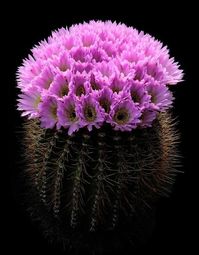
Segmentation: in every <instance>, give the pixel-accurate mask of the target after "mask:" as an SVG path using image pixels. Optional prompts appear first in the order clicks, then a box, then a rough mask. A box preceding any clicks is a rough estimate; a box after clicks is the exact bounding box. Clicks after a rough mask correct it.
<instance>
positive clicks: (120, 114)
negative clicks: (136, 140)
mask: <svg viewBox="0 0 199 255" xmlns="http://www.w3.org/2000/svg"><path fill="white" fill-rule="evenodd" d="M113 119H114V121H115V122H116V123H117V124H119V125H124V124H126V123H128V121H129V119H130V115H129V112H128V110H127V109H126V108H120V109H118V110H117V112H116V113H115V115H114V116H113Z"/></svg>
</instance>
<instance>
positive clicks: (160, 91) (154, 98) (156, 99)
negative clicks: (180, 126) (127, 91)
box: [146, 84, 173, 111]
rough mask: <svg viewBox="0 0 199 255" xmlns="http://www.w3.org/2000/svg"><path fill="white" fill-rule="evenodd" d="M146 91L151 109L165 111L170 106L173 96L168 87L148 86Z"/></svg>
mask: <svg viewBox="0 0 199 255" xmlns="http://www.w3.org/2000/svg"><path fill="white" fill-rule="evenodd" d="M146 89H147V92H148V94H149V95H150V97H151V99H150V101H151V107H152V108H153V109H155V110H158V111H165V110H167V109H168V108H169V107H170V106H171V105H172V101H173V96H172V93H171V92H170V91H169V89H168V87H166V86H163V85H160V84H149V85H148V86H147V87H146Z"/></svg>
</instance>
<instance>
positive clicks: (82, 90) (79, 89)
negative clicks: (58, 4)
mask: <svg viewBox="0 0 199 255" xmlns="http://www.w3.org/2000/svg"><path fill="white" fill-rule="evenodd" d="M85 93H86V91H85V88H84V85H79V86H78V87H77V89H76V93H75V94H76V96H81V95H82V94H83V95H85Z"/></svg>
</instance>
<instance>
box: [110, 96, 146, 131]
mask: <svg viewBox="0 0 199 255" xmlns="http://www.w3.org/2000/svg"><path fill="white" fill-rule="evenodd" d="M140 116H141V111H140V110H139V109H138V108H137V107H136V105H135V104H134V103H133V101H132V100H131V99H130V97H129V96H127V94H125V93H124V94H122V95H119V96H118V98H115V102H114V103H113V104H112V105H111V110H110V114H109V119H108V121H107V122H108V123H110V124H111V125H112V126H113V127H114V129H115V130H121V131H131V130H132V129H134V128H136V127H137V125H138V123H139V122H140V120H139V117H140Z"/></svg>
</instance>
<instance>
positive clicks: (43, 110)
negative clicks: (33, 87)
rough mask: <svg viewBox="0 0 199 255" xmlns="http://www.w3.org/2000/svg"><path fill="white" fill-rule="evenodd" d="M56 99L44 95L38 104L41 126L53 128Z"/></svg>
mask: <svg viewBox="0 0 199 255" xmlns="http://www.w3.org/2000/svg"><path fill="white" fill-rule="evenodd" d="M57 103H58V101H57V99H56V98H55V97H54V96H49V95H46V96H44V97H43V98H42V103H41V104H40V107H39V110H40V120H41V126H42V127H43V128H53V127H54V126H55V124H56V123H57Z"/></svg>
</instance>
